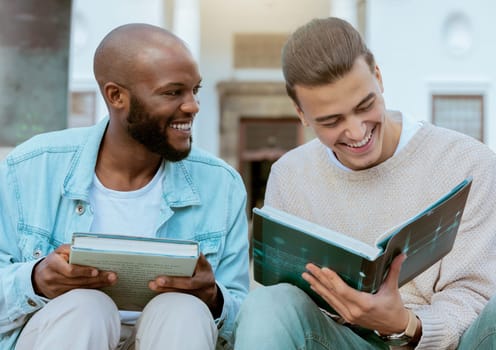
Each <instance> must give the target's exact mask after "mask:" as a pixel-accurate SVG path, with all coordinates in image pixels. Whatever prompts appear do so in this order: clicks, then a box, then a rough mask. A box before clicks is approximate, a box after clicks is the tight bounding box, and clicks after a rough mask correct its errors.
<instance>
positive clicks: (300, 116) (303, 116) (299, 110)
mask: <svg viewBox="0 0 496 350" xmlns="http://www.w3.org/2000/svg"><path fill="white" fill-rule="evenodd" d="M293 106H294V108H295V109H296V113H297V114H298V118H300V121H301V124H303V126H310V124H308V122H307V120H306V119H305V114H304V113H303V111H302V110H301V108H300V106H298V104H297V103H296V102H293Z"/></svg>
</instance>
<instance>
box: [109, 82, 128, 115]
mask: <svg viewBox="0 0 496 350" xmlns="http://www.w3.org/2000/svg"><path fill="white" fill-rule="evenodd" d="M103 96H104V98H105V100H107V103H108V104H109V106H112V107H113V108H115V109H122V108H125V107H126V106H127V104H128V100H129V92H128V91H127V89H125V88H123V87H122V86H120V85H118V84H115V83H113V82H108V83H107V84H105V85H104V86H103Z"/></svg>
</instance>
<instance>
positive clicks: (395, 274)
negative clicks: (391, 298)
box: [384, 253, 406, 289]
mask: <svg viewBox="0 0 496 350" xmlns="http://www.w3.org/2000/svg"><path fill="white" fill-rule="evenodd" d="M405 259H406V254H404V253H403V254H399V255H398V256H396V257H395V258H394V259H393V261H392V262H391V266H389V272H388V274H387V277H386V280H385V281H384V284H387V285H389V286H391V287H394V288H395V289H398V279H399V278H400V271H401V265H402V264H403V262H404V261H405Z"/></svg>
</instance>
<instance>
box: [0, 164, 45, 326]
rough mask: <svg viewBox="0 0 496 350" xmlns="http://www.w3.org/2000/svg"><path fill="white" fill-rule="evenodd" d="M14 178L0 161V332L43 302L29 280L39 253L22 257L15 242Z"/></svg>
mask: <svg viewBox="0 0 496 350" xmlns="http://www.w3.org/2000/svg"><path fill="white" fill-rule="evenodd" d="M14 181H15V178H14V176H13V174H12V172H11V168H9V167H8V166H7V162H6V161H4V162H2V163H0V208H1V209H0V242H1V244H0V276H1V279H0V335H3V334H4V333H8V332H10V331H12V330H14V329H16V328H19V327H21V326H22V325H23V324H24V323H25V322H26V320H27V318H28V317H29V315H30V314H32V313H33V312H35V311H36V310H38V309H39V308H41V307H42V306H43V305H44V304H45V299H44V298H42V297H40V296H38V295H36V293H35V292H34V290H33V287H32V283H31V271H32V269H33V266H34V265H35V263H36V262H37V261H38V260H39V258H40V256H37V255H36V254H33V256H32V257H23V256H22V253H21V251H20V249H19V245H18V242H17V240H18V237H17V234H16V231H17V227H16V226H17V225H18V224H20V223H21V222H22V220H19V219H20V218H19V217H18V216H19V214H18V212H19V211H18V210H17V205H18V201H17V199H16V196H15V191H14V188H15V186H14V185H15V184H14Z"/></svg>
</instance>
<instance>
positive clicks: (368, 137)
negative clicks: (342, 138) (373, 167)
mask: <svg viewBox="0 0 496 350" xmlns="http://www.w3.org/2000/svg"><path fill="white" fill-rule="evenodd" d="M374 130H375V126H374V127H373V128H372V130H370V132H369V133H368V134H367V135H366V136H365V137H364V138H363V140H361V141H360V142H355V143H347V144H346V146H347V147H350V148H361V147H363V146H365V145H367V144H368V143H369V142H370V140H371V139H372V135H373V133H374Z"/></svg>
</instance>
